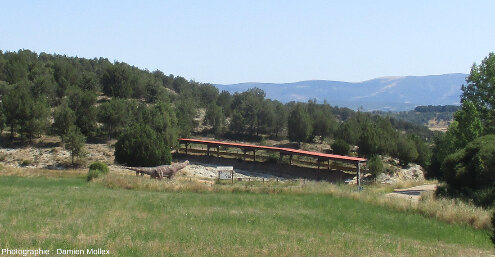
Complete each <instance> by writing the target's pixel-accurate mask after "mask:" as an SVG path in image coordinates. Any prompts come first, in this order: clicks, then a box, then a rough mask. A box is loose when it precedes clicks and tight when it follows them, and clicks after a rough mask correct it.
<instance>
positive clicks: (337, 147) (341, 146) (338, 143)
mask: <svg viewBox="0 0 495 257" xmlns="http://www.w3.org/2000/svg"><path fill="white" fill-rule="evenodd" d="M350 148H351V147H350V145H349V144H348V143H346V142H345V141H344V140H342V139H337V140H335V142H333V144H332V150H333V153H334V154H340V155H348V154H349V149H350Z"/></svg>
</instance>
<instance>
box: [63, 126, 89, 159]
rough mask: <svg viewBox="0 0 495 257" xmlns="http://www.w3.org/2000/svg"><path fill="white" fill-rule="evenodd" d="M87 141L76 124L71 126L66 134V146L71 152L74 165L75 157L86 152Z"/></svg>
mask: <svg viewBox="0 0 495 257" xmlns="http://www.w3.org/2000/svg"><path fill="white" fill-rule="evenodd" d="M85 141H86V138H85V137H84V135H83V134H82V133H81V130H80V129H79V128H78V127H76V126H71V127H70V128H69V130H68V131H67V134H66V135H65V136H64V146H65V149H67V150H68V151H69V152H70V157H71V163H72V166H74V157H80V156H82V155H83V154H84V143H85Z"/></svg>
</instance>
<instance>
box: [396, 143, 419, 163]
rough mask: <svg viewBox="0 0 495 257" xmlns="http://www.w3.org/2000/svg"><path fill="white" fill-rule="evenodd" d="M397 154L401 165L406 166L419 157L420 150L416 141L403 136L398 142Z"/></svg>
mask: <svg viewBox="0 0 495 257" xmlns="http://www.w3.org/2000/svg"><path fill="white" fill-rule="evenodd" d="M397 154H398V156H397V157H399V162H400V164H401V165H403V166H406V165H407V164H409V163H410V162H413V161H415V160H416V159H417V158H418V155H419V154H418V150H416V145H415V144H414V142H413V141H412V140H410V139H408V138H404V137H401V138H399V140H398V142H397Z"/></svg>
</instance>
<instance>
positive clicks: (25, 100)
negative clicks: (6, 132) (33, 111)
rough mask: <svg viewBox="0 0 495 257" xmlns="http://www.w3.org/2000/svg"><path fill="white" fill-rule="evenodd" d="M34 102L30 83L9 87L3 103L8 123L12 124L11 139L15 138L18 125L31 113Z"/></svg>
mask: <svg viewBox="0 0 495 257" xmlns="http://www.w3.org/2000/svg"><path fill="white" fill-rule="evenodd" d="M33 102H34V100H33V97H32V96H31V93H30V89H29V86H28V85H26V84H18V85H14V86H11V87H9V88H8V89H7V93H6V94H5V95H4V96H3V98H2V103H3V104H2V105H3V111H4V113H5V119H6V123H7V124H8V125H9V126H10V137H11V139H13V138H14V136H15V132H16V129H17V128H18V126H20V124H21V122H22V121H23V120H24V119H25V118H26V117H27V116H28V115H29V110H30V107H31V106H32V105H33Z"/></svg>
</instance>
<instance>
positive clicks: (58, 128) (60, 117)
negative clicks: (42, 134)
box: [52, 102, 76, 140]
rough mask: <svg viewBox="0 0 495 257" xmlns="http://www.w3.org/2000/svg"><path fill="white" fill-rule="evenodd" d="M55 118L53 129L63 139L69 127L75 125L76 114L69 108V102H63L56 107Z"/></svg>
mask: <svg viewBox="0 0 495 257" xmlns="http://www.w3.org/2000/svg"><path fill="white" fill-rule="evenodd" d="M53 120H54V122H53V125H52V128H53V131H54V132H55V134H57V135H58V136H60V138H61V139H62V140H63V137H64V136H65V135H66V134H67V132H68V131H69V128H70V127H71V126H74V125H75V123H76V114H75V113H74V111H73V110H72V109H71V108H69V105H68V104H67V102H63V103H62V104H61V105H59V106H58V107H57V108H56V109H55V112H54V113H53Z"/></svg>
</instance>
